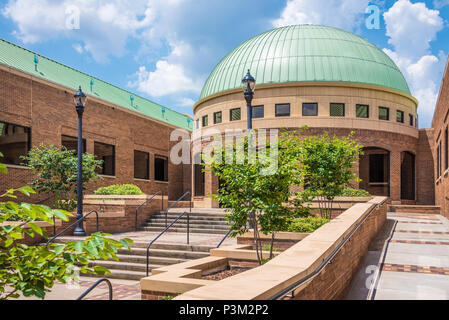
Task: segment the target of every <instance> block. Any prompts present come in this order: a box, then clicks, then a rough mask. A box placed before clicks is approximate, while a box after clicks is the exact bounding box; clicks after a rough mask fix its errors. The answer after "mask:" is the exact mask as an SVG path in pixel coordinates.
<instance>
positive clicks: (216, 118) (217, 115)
mask: <svg viewBox="0 0 449 320" xmlns="http://www.w3.org/2000/svg"><path fill="white" fill-rule="evenodd" d="M221 121H222V116H221V111H219V112H215V113H214V124H217V123H221Z"/></svg>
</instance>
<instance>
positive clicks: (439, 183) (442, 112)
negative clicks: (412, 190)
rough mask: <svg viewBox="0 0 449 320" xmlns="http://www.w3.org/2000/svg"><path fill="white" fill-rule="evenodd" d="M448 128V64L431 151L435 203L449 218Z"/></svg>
mask: <svg viewBox="0 0 449 320" xmlns="http://www.w3.org/2000/svg"><path fill="white" fill-rule="evenodd" d="M448 126H449V64H448V65H447V66H446V71H445V73H444V77H443V82H442V83H441V88H440V95H439V97H438V102H437V106H436V109H435V113H434V116H433V121H432V129H433V139H432V147H433V148H432V151H433V162H434V174H435V175H434V179H433V182H434V184H435V203H436V204H437V205H439V206H441V213H442V214H443V215H445V216H446V217H449V199H448V198H449V170H446V168H445V161H446V159H445V152H444V150H445V148H446V146H445V141H444V140H445V137H444V134H445V130H446V128H447V127H448ZM440 142H441V149H442V156H441V165H442V169H441V173H442V174H441V176H440V175H439V174H438V172H437V146H438V144H439V143H440Z"/></svg>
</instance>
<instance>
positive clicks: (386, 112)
mask: <svg viewBox="0 0 449 320" xmlns="http://www.w3.org/2000/svg"><path fill="white" fill-rule="evenodd" d="M379 120H390V109H388V108H386V107H379Z"/></svg>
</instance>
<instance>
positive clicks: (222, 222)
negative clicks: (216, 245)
mask: <svg viewBox="0 0 449 320" xmlns="http://www.w3.org/2000/svg"><path fill="white" fill-rule="evenodd" d="M173 220H174V219H168V218H167V222H168V223H170V222H172V221H173ZM189 220H190V223H192V224H201V223H210V224H217V225H228V222H227V221H226V220H211V219H196V217H195V218H192V217H190V219H189ZM178 221H179V222H187V218H181V219H179V220H178ZM146 222H157V223H164V224H165V217H151V218H150V219H147V220H146Z"/></svg>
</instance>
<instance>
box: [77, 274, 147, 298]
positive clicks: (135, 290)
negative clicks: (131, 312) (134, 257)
mask: <svg viewBox="0 0 449 320" xmlns="http://www.w3.org/2000/svg"><path fill="white" fill-rule="evenodd" d="M110 280H111V279H110ZM111 282H112V299H113V300H121V299H124V298H127V297H130V296H134V295H139V294H140V284H139V283H138V282H137V283H136V284H134V285H126V284H118V283H114V280H111ZM94 283H95V281H81V282H80V285H81V286H82V287H86V288H89V287H90V286H92V285H93V284H94ZM97 288H98V289H106V290H108V288H109V287H108V285H107V284H106V283H102V284H100V285H98V287H97ZM108 299H109V291H107V292H104V293H101V294H95V289H94V290H93V291H91V292H90V293H89V294H88V295H87V296H86V297H85V298H84V299H83V300H108Z"/></svg>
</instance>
